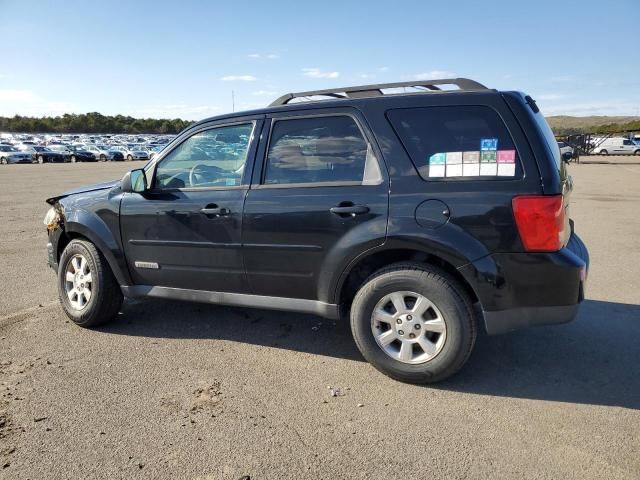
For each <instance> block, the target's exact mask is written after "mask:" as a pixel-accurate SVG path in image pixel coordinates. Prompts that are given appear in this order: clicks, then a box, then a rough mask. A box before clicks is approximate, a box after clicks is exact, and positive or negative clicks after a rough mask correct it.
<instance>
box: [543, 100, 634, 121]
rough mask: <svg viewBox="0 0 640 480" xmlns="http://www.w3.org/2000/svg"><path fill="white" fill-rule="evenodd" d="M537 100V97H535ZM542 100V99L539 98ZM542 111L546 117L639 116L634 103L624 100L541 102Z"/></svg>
mask: <svg viewBox="0 0 640 480" xmlns="http://www.w3.org/2000/svg"><path fill="white" fill-rule="evenodd" d="M534 98H535V97H534ZM538 98H540V97H538ZM538 104H539V105H540V109H541V110H542V113H543V114H544V115H545V116H549V115H574V116H577V117H580V116H591V115H616V116H618V115H619V116H627V115H629V116H632V115H637V113H638V109H637V107H635V106H634V104H633V102H628V101H623V100H609V101H607V100H603V101H597V102H591V103H588V102H580V103H557V102H554V101H544V100H540V101H539V102H538Z"/></svg>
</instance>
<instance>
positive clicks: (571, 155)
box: [562, 152, 573, 163]
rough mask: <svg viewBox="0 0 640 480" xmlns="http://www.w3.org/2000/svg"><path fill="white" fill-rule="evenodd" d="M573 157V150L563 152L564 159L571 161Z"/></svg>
mask: <svg viewBox="0 0 640 480" xmlns="http://www.w3.org/2000/svg"><path fill="white" fill-rule="evenodd" d="M572 158H573V154H572V153H571V152H564V153H563V154H562V160H564V161H565V162H567V163H569V162H570V161H571V159H572Z"/></svg>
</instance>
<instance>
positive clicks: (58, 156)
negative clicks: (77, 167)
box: [31, 146, 69, 163]
mask: <svg viewBox="0 0 640 480" xmlns="http://www.w3.org/2000/svg"><path fill="white" fill-rule="evenodd" d="M31 155H32V157H33V161H34V162H37V163H64V162H66V161H67V160H68V159H69V157H68V155H66V154H65V153H62V152H56V151H53V150H50V149H49V148H48V147H41V146H35V147H33V152H32V153H31Z"/></svg>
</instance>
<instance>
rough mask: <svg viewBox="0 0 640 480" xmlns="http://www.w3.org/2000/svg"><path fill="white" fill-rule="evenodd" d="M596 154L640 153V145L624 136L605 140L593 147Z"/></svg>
mask: <svg viewBox="0 0 640 480" xmlns="http://www.w3.org/2000/svg"><path fill="white" fill-rule="evenodd" d="M593 153H595V154H596V155H640V145H637V144H636V143H635V142H634V141H633V140H630V139H628V138H624V137H611V138H607V139H605V140H603V141H602V142H601V143H599V144H598V145H597V146H596V148H594V149H593Z"/></svg>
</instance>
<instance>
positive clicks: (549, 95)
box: [536, 93, 565, 102]
mask: <svg viewBox="0 0 640 480" xmlns="http://www.w3.org/2000/svg"><path fill="white" fill-rule="evenodd" d="M563 98H565V96H564V95H560V94H559V93H545V94H542V95H538V96H537V97H536V100H541V101H543V102H544V101H554V100H561V99H563Z"/></svg>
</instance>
